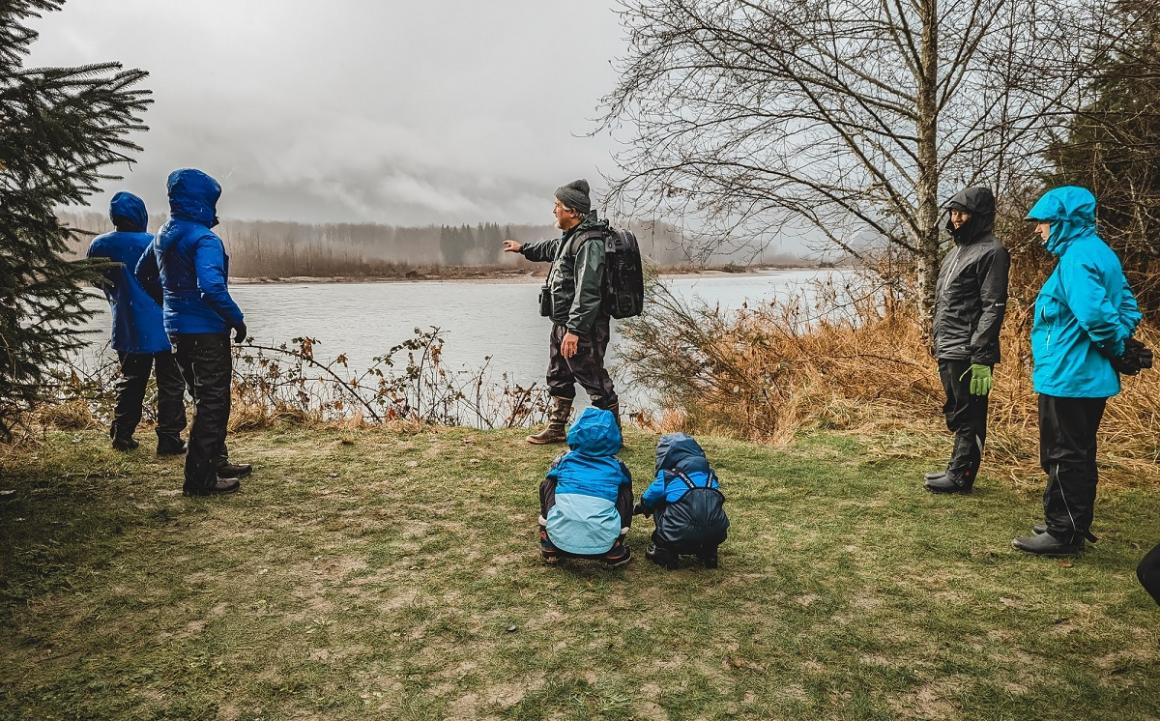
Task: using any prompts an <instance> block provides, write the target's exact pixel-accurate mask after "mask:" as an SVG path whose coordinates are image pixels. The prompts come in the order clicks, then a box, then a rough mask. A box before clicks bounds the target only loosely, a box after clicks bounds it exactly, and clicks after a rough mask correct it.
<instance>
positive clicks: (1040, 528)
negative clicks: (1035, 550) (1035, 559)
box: [1031, 523, 1047, 536]
mask: <svg viewBox="0 0 1160 721" xmlns="http://www.w3.org/2000/svg"><path fill="white" fill-rule="evenodd" d="M1031 532H1032V533H1034V534H1035V535H1036V536H1038V535H1040V534H1043V533H1047V524H1046V523H1036V524H1035V525H1034V526H1032V527H1031Z"/></svg>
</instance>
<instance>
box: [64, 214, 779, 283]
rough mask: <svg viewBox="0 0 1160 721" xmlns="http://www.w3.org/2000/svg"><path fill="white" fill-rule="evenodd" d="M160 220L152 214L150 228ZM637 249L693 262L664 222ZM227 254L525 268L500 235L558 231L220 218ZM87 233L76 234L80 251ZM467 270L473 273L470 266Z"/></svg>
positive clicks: (78, 217)
mask: <svg viewBox="0 0 1160 721" xmlns="http://www.w3.org/2000/svg"><path fill="white" fill-rule="evenodd" d="M59 215H60V217H61V220H62V221H63V222H65V223H66V224H68V225H69V226H70V227H72V228H76V229H78V230H82V231H85V232H88V233H104V232H106V231H109V230H111V229H112V227H111V224H110V222H109V219H108V218H107V217H105V216H104V215H101V214H100V213H96V212H92V211H79V212H78V211H62V212H61V213H59ZM164 222H165V216H164V215H158V216H153V217H151V218H150V230H151V231H153V232H156V230H157V229H158V228H159V227H160V226H161V224H162V223H164ZM629 229H631V230H632V231H633V232H634V233H635V234H636V237H637V239H638V241H639V242H640V246H641V252H642V253H643V254H644V255H645V256H646V257H647V258H648V259H649V260H650V261H652V262H653V263H654V264H656V265H657V266H660V267H663V268H664V267H667V268H677V267H691V266H693V265H694V264H693V263H692V262H691V261H690V260H689V258H688V256H687V255H686V253H685V250H684V247H685V246H684V243H683V240H684V239H683V237H682V235H681V233H680V232H679V231H678V230H677V229H676V228H674V227H672V226H670V225H667V224H662V223H655V224H654V223H642V222H635V223H630V224H629ZM215 230H216V231H217V232H218V234H219V235H221V237H222V239H223V240H224V241H225V244H226V251H227V252H228V253H229V256H230V275H232V276H236V277H243V278H245V277H249V278H288V277H361V278H369V277H407V276H417V275H424V276H425V275H439V274H444V273H446V274H448V275H455V274H457V273H456V272H455V271H456V270H465V269H466V270H475V271H480V270H485V269H493V270H509V271H515V270H523V271H526V272H531V271H533V270H535V269H538V270H544V269H545V268H544V267H538V266H539V265H540V264H535V263H529V262H528V261H526V260H524V259H523V258H522V257H520V256H517V255H515V254H511V253H504V252H503V249H502V243H503V241H504V240H505V239H508V238H510V239H512V240H518V241H520V242H531V241H537V240H543V239H545V238H554V237H558V236H559V233H560V231H559V230H556V229H555V228H553V227H552V226H550V225H499V224H496V223H480V224H477V225H451V226H448V225H429V226H423V227H403V226H393V225H379V224H373V223H327V224H320V225H310V224H304V223H292V222H280V221H266V220H224V221H222V224H221V225H220V226H218V227H217V228H215ZM87 244H88V240H87V238H81V239H79V240H78V241H77V245H76V248H75V252H76V253H77V254H78V255H79V254H83V252H84V248H85V247H86V246H87ZM762 260H763V261H764V262H765V263H768V264H782V265H793V264H800V262H801V261H800V260H799V259H797V258H793V257H789V256H780V255H779V256H776V257H775V256H770V255H766V256H764V257H763V259H762ZM469 274H470V273H469Z"/></svg>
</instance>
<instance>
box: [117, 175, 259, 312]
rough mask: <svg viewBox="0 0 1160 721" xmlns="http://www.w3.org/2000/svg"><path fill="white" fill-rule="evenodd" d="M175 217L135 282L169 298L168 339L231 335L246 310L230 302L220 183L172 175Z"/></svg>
mask: <svg viewBox="0 0 1160 721" xmlns="http://www.w3.org/2000/svg"><path fill="white" fill-rule="evenodd" d="M168 189H169V211H170V214H171V215H172V217H171V218H170V219H169V222H168V223H166V224H165V225H164V226H163V227H162V228H161V232H159V233H158V234H157V239H156V240H155V241H154V242H153V252H152V253H147V254H146V255H144V256H142V257H141V262H140V264H138V266H137V279H138V280H140V281H141V284H142V285H143V286H145V288H146V289H147V290H150V291H151V292H153V293H155V294H156V293H159V292H160V293H161V294H163V295H164V298H165V329H166V330H167V331H169V333H171V334H172V333H190V334H194V333H228V332H229V330H230V329H231V328H237V327H238V326H240V325H242V310H241V308H239V307H238V304H237V303H235V302H234V299H233V298H232V297H230V289H229V269H230V259H229V256H227V255H226V250H225V246H224V245H222V240H221V238H219V237H218V236H217V234H216V233H214V232H213V231H212V230H210V228H212V227H213V226H215V225H217V222H218V219H217V214H216V213H217V211H216V206H217V201H218V198H219V197H220V196H221V194H222V189H221V186H220V185H218V183H217V181H216V180H214V179H213V178H211V177H209V176H208V175H206V174H205V173H203V172H201V171H200V170H194V169H192V168H182V169H180V170H175V171H173V172H172V173H170V174H169V181H168Z"/></svg>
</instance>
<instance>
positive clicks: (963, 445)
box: [938, 359, 988, 485]
mask: <svg viewBox="0 0 1160 721" xmlns="http://www.w3.org/2000/svg"><path fill="white" fill-rule="evenodd" d="M970 369H971V362H970V361H969V360H943V359H939V362H938V375H939V378H940V379H942V384H943V390H944V391H945V392H946V395H947V402H946V403H944V404H943V415H944V416H945V417H946V419H947V428H948V429H949V430H950V431H951V433H954V434H955V446H954V449H953V450H952V451H951V461H950V463H949V464H948V465H947V472H948V473H950V474H952V475H955V476H956V477H958V478H961V479H963V480H964V481H965V482H966V483H967V484H968V485H970V484H973V483H974V482H975V476H976V475H977V474H978V472H979V463H980V462H981V461H982V458H983V446H984V444H985V443H986V441H987V398H988V396H973V395H971V372H970ZM964 374H965V375H964Z"/></svg>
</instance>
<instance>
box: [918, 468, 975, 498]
mask: <svg viewBox="0 0 1160 721" xmlns="http://www.w3.org/2000/svg"><path fill="white" fill-rule="evenodd" d="M925 485H926V490H928V491H930V492H931V493H970V492H971V488H972V487H973V486H974V485H975V484H974V479H973V478H970V477H968V476H966V475H964V474H961V473H953V472H948V473H944V474H942V475H941V476H937V477H935V478H931V479H928V480H927V481H926V484H925Z"/></svg>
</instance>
